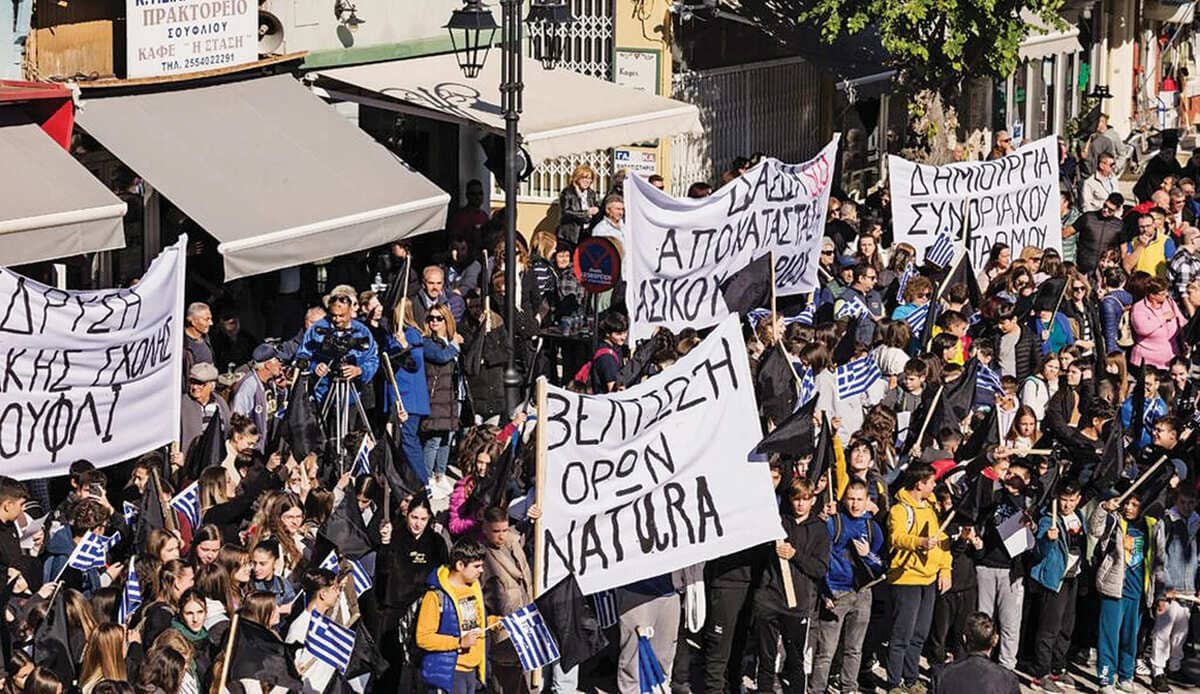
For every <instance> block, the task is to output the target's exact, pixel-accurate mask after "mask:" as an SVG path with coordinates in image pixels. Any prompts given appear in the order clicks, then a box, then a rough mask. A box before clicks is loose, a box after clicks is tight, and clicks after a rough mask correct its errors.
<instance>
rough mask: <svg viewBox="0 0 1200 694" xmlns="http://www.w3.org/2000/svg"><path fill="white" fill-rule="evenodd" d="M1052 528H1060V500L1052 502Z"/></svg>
mask: <svg viewBox="0 0 1200 694" xmlns="http://www.w3.org/2000/svg"><path fill="white" fill-rule="evenodd" d="M1050 527H1051V528H1057V527H1058V499H1054V500H1053V501H1051V502H1050Z"/></svg>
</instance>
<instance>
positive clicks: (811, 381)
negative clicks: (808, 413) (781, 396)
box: [796, 368, 817, 409]
mask: <svg viewBox="0 0 1200 694" xmlns="http://www.w3.org/2000/svg"><path fill="white" fill-rule="evenodd" d="M816 394H817V380H816V379H815V378H813V372H812V368H805V369H804V375H803V376H801V377H800V399H799V400H797V401H796V409H800V408H801V407H804V406H805V405H807V404H808V401H809V400H812V399H813V397H814V396H816Z"/></svg>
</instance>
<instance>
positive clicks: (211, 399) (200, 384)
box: [179, 362, 229, 455]
mask: <svg viewBox="0 0 1200 694" xmlns="http://www.w3.org/2000/svg"><path fill="white" fill-rule="evenodd" d="M217 376H218V374H217V367H215V366H213V365H212V364H211V363H209V362H199V363H196V364H193V365H192V368H191V369H189V370H188V378H187V393H186V394H185V395H184V396H183V403H182V404H181V406H180V408H179V413H180V427H179V439H180V440H179V450H180V452H182V453H183V454H184V455H187V451H188V448H190V447H191V445H192V441H194V440H195V439H196V437H197V436H199V435H200V434H202V433H204V429H205V427H207V426H208V422H209V420H211V419H212V418H213V417H214V416H216V417H220V418H221V426H222V427H223V431H229V405H227V404H225V400H224V399H222V398H221V397H219V396H217V395H215V394H214V393H213V389H214V388H215V387H216V384H217Z"/></svg>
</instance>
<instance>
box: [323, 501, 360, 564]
mask: <svg viewBox="0 0 1200 694" xmlns="http://www.w3.org/2000/svg"><path fill="white" fill-rule="evenodd" d="M317 536H318V537H319V538H321V539H323V540H326V541H327V542H329V543H330V544H332V545H333V546H334V547H336V548H337V549H338V551H339V552H340V553H341V554H342V555H343V556H346V557H350V558H351V559H358V558H360V557H362V556H363V555H364V554H366V553H367V552H370V551H371V549H372V547H371V536H370V535H369V534H368V533H367V525H366V523H364V522H363V517H362V511H360V510H359V508H358V499H357V498H356V497H355V496H354V494H353V493H346V494H344V495H343V496H342V503H340V504H338V505H337V506H335V507H334V509H333V513H331V514H329V517H328V518H326V519H325V522H324V523H322V524H321V528H320V530H318V531H317ZM318 554H319V552H318Z"/></svg>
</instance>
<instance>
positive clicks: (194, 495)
mask: <svg viewBox="0 0 1200 694" xmlns="http://www.w3.org/2000/svg"><path fill="white" fill-rule="evenodd" d="M171 508H173V509H175V510H176V511H179V512H180V513H182V514H183V517H184V518H186V519H187V522H188V524H189V525H191V526H192V527H193V528H199V527H200V483H199V482H192V483H191V484H190V485H188V487H187V489H184V490H183V491H182V492H179V493H178V494H176V495H175V498H174V499H171Z"/></svg>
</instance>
